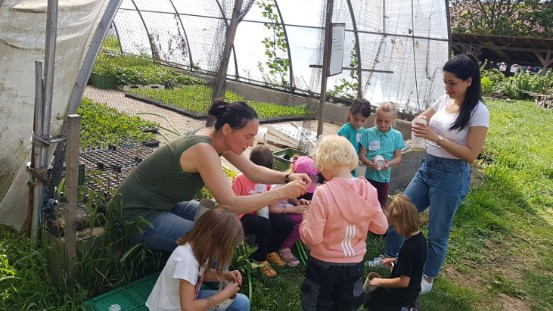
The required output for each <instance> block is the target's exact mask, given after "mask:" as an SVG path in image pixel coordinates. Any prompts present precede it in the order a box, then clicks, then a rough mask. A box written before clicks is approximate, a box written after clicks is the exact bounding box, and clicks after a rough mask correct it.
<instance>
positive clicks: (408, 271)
mask: <svg viewBox="0 0 553 311" xmlns="http://www.w3.org/2000/svg"><path fill="white" fill-rule="evenodd" d="M386 215H387V216H388V222H389V224H390V225H391V226H394V228H395V229H396V231H397V232H398V233H399V234H400V235H402V236H403V237H405V242H404V243H403V246H402V247H401V249H400V250H399V255H398V257H397V258H384V259H382V265H384V266H386V267H388V268H391V270H392V274H391V275H390V278H387V279H384V278H373V279H371V280H370V281H369V280H367V281H366V282H365V285H369V286H375V287H377V289H376V290H374V291H372V292H370V293H368V294H367V295H366V296H365V307H367V309H368V310H398V311H400V310H402V307H408V308H409V307H413V306H414V305H415V302H416V300H417V297H418V296H419V292H420V290H421V280H422V270H423V268H424V263H425V261H426V239H425V238H424V235H423V234H422V232H421V231H420V229H419V228H420V220H419V211H418V210H417V208H416V207H415V205H413V203H411V201H410V200H409V198H408V197H406V196H405V195H402V194H398V195H396V196H395V198H394V200H393V201H392V203H391V204H390V206H388V210H387V211H386Z"/></svg>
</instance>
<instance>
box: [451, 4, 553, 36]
mask: <svg viewBox="0 0 553 311" xmlns="http://www.w3.org/2000/svg"><path fill="white" fill-rule="evenodd" d="M450 14H451V30H452V31H453V32H460V33H474V34H482V35H499V36H531V37H545V38H551V37H553V33H552V31H553V5H552V3H551V1H539V0H530V1H522V0H488V1H482V0H453V1H452V2H451V5H450Z"/></svg>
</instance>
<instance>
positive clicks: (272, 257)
mask: <svg viewBox="0 0 553 311" xmlns="http://www.w3.org/2000/svg"><path fill="white" fill-rule="evenodd" d="M267 260H268V261H269V262H270V263H273V264H275V265H277V266H279V267H284V266H286V262H284V261H283V260H282V258H280V256H279V255H278V254H277V253H276V252H271V253H268V254H267Z"/></svg>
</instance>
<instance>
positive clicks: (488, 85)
mask: <svg viewBox="0 0 553 311" xmlns="http://www.w3.org/2000/svg"><path fill="white" fill-rule="evenodd" d="M480 84H481V86H482V95H485V96H489V95H492V91H493V82H492V80H490V78H488V77H482V78H481V79H480Z"/></svg>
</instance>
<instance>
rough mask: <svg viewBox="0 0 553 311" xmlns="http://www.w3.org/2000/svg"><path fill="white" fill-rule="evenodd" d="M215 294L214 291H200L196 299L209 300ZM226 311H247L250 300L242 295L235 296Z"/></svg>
mask: <svg viewBox="0 0 553 311" xmlns="http://www.w3.org/2000/svg"><path fill="white" fill-rule="evenodd" d="M216 293H217V291H216V290H200V292H199V293H198V299H205V298H209V297H211V296H213V295H215V294H216ZM226 310H227V311H249V310H250V300H249V299H248V297H246V296H245V295H244V294H240V293H238V294H236V299H234V301H233V302H232V303H231V304H230V306H228V307H227V309H226Z"/></svg>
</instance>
